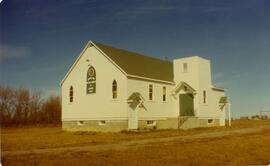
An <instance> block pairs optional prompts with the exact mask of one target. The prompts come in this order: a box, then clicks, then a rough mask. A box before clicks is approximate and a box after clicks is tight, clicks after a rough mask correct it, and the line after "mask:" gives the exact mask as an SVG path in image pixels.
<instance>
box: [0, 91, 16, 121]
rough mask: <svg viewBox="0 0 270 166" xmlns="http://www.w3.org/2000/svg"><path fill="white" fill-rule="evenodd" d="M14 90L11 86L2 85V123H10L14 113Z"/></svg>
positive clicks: (0, 93)
mask: <svg viewBox="0 0 270 166" xmlns="http://www.w3.org/2000/svg"><path fill="white" fill-rule="evenodd" d="M14 103H15V98H14V90H13V89H12V88H10V87H2V86H0V112H1V124H2V125H3V124H10V123H11V120H12V116H13V114H14V110H15V108H14Z"/></svg>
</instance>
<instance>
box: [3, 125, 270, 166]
mask: <svg viewBox="0 0 270 166" xmlns="http://www.w3.org/2000/svg"><path fill="white" fill-rule="evenodd" d="M189 138H190V139H189ZM191 138H192V139H191ZM1 146H2V147H1V152H2V155H1V162H2V164H3V165H4V166H5V165H259V164H264V165H266V164H270V121H260V120H258V121H249V120H246V121H233V127H221V128H204V129H202V128H200V129H192V130H186V131H183V130H160V131H149V132H121V133H100V132H65V131H62V130H61V129H60V128H57V127H24V128H5V129H2V131H1Z"/></svg>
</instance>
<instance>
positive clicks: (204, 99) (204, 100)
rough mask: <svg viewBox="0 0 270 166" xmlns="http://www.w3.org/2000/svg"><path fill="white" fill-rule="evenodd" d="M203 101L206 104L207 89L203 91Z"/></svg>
mask: <svg viewBox="0 0 270 166" xmlns="http://www.w3.org/2000/svg"><path fill="white" fill-rule="evenodd" d="M203 103H204V104H206V91H205V90H204V91H203Z"/></svg>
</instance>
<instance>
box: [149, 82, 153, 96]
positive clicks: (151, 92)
mask: <svg viewBox="0 0 270 166" xmlns="http://www.w3.org/2000/svg"><path fill="white" fill-rule="evenodd" d="M149 100H153V85H152V84H150V85H149Z"/></svg>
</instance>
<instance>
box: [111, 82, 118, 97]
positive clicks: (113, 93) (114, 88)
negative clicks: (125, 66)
mask: <svg viewBox="0 0 270 166" xmlns="http://www.w3.org/2000/svg"><path fill="white" fill-rule="evenodd" d="M112 97H113V99H116V98H117V82H116V81H115V80H113V83H112Z"/></svg>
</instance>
